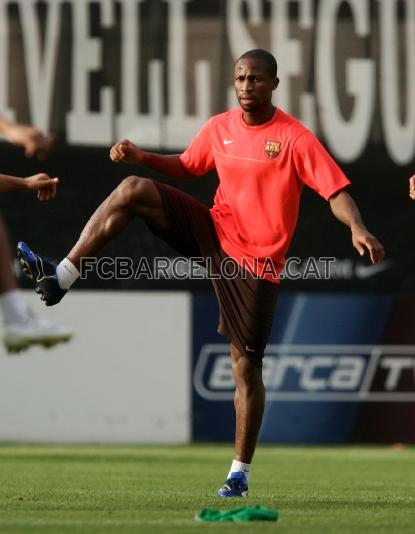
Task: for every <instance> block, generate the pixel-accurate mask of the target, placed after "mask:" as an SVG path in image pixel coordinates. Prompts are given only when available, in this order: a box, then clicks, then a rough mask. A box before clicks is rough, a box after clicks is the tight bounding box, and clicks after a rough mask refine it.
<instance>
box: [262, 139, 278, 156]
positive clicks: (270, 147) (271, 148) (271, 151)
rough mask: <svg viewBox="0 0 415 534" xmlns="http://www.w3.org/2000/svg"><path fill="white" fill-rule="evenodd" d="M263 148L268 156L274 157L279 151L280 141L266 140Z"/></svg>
mask: <svg viewBox="0 0 415 534" xmlns="http://www.w3.org/2000/svg"><path fill="white" fill-rule="evenodd" d="M264 150H265V154H266V155H267V156H268V157H269V158H271V159H273V158H276V157H277V156H278V154H279V153H280V152H281V143H277V141H266V143H265V147H264Z"/></svg>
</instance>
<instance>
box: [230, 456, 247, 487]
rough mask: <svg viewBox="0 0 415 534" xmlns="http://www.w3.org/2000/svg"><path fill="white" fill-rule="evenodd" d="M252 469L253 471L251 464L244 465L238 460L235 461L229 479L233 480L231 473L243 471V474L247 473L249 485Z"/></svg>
mask: <svg viewBox="0 0 415 534" xmlns="http://www.w3.org/2000/svg"><path fill="white" fill-rule="evenodd" d="M250 469H251V464H244V463H243V462H239V461H238V460H233V462H232V465H231V469H230V471H229V473H228V478H231V473H237V472H240V471H242V473H245V477H246V483H247V484H249V471H250Z"/></svg>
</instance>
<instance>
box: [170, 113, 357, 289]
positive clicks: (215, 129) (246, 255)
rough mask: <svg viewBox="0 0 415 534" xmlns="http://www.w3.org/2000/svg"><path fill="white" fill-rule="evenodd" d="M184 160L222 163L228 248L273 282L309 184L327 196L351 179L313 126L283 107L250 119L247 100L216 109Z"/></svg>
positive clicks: (220, 202) (203, 167)
mask: <svg viewBox="0 0 415 534" xmlns="http://www.w3.org/2000/svg"><path fill="white" fill-rule="evenodd" d="M180 161H181V163H182V164H183V166H184V167H185V168H186V169H187V170H188V171H189V172H190V173H191V174H194V175H197V176H200V175H203V174H206V173H207V172H208V171H210V170H212V169H214V168H216V170H217V173H218V176H219V187H218V189H217V191H216V195H215V199H214V205H213V207H212V208H211V210H210V213H211V216H212V219H213V221H214V224H215V228H216V231H217V234H218V237H219V241H220V244H221V246H222V248H223V250H224V251H225V252H226V253H227V254H228V255H229V256H231V257H232V258H234V259H235V260H236V261H237V262H238V263H239V264H240V265H242V266H246V262H247V263H248V265H252V266H253V267H254V269H255V271H256V274H257V275H259V276H261V277H264V278H267V279H269V280H270V281H272V282H275V283H278V282H279V278H278V275H279V273H281V271H282V270H283V267H284V261H285V258H284V256H285V254H286V252H287V249H288V246H289V244H290V241H291V238H292V235H293V232H294V229H295V226H296V223H297V218H298V210H299V203H300V196H301V192H302V189H303V186H304V184H306V185H308V186H310V187H311V188H312V189H314V190H315V191H316V192H317V193H318V194H320V195H321V196H322V197H324V198H325V199H326V200H328V199H329V198H330V197H331V196H332V195H334V194H335V193H336V192H338V191H339V190H340V189H343V188H344V187H346V186H348V185H349V184H350V182H349V180H348V179H347V178H346V176H345V175H344V173H343V172H342V171H341V170H340V168H339V167H338V166H337V164H336V163H335V162H334V161H333V159H332V158H331V157H330V155H329V154H328V152H327V151H326V150H325V148H324V147H323V146H322V145H321V143H320V142H319V141H318V139H317V138H316V137H315V136H314V134H312V133H311V132H310V131H309V130H307V128H306V127H305V126H304V125H302V124H301V123H300V122H299V121H298V120H296V119H295V118H294V117H292V116H291V115H288V114H287V113H285V112H284V111H282V110H281V109H276V110H275V113H274V116H273V117H272V119H271V120H270V121H268V122H266V123H264V124H260V125H258V126H249V125H247V124H246V123H245V121H244V120H243V118H242V109H241V108H235V109H232V110H230V111H227V112H225V113H221V114H220V115H215V116H213V117H211V118H210V119H209V120H208V121H207V122H206V123H205V124H204V125H203V126H202V128H201V130H200V132H199V133H198V135H197V136H196V137H195V138H194V139H193V141H192V143H191V144H190V146H189V147H188V148H187V149H186V150H185V151H184V152H183V154H181V156H180ZM266 258H269V259H267V260H266ZM270 263H272V265H273V268H274V272H273V273H270V272H269V268H268V267H269V265H270ZM264 265H266V266H267V267H266V269H265V271H264V270H263V268H264ZM276 275H277V276H276Z"/></svg>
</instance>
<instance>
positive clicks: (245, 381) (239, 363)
mask: <svg viewBox="0 0 415 534" xmlns="http://www.w3.org/2000/svg"><path fill="white" fill-rule="evenodd" d="M232 371H233V376H234V379H235V384H236V387H237V388H238V390H239V391H244V392H245V393H248V394H249V393H250V392H252V391H254V390H256V388H257V387H258V385H261V384H262V369H261V368H258V366H257V365H255V363H254V362H253V361H252V360H251V359H250V358H248V357H247V356H246V355H245V354H242V353H240V354H238V355H237V357H235V355H234V358H233V360H232Z"/></svg>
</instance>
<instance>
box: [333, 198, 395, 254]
mask: <svg viewBox="0 0 415 534" xmlns="http://www.w3.org/2000/svg"><path fill="white" fill-rule="evenodd" d="M329 202H330V207H331V211H332V212H333V214H334V216H335V217H336V218H337V219H338V220H339V221H341V222H342V223H344V224H346V225H347V226H349V228H350V230H351V232H352V242H353V246H354V247H355V249H356V250H357V251H358V252H359V254H360V255H361V256H363V254H364V253H365V251H366V250H367V251H368V253H369V255H370V260H371V262H372V263H379V262H381V261H382V260H383V258H384V256H385V250H384V248H383V246H382V244H381V243H380V242H379V241H378V240H377V239H376V237H375V236H373V235H372V234H371V233H370V232H369V231H368V230H367V228H366V226H365V225H364V223H363V220H362V217H361V215H360V212H359V209H358V207H357V206H356V204H355V202H354V200H353V199H352V197H351V196H350V195H349V193H348V192H347V191H345V190H344V189H343V190H341V191H339V192H338V193H336V194H334V195H333V196H332V197H330V199H329Z"/></svg>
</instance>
